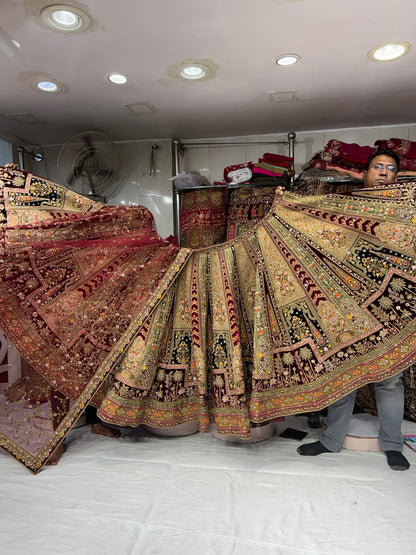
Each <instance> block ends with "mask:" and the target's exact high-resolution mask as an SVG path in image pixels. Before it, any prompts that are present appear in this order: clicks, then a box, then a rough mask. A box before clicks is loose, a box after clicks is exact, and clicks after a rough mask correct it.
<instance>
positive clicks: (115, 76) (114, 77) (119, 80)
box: [107, 73, 128, 85]
mask: <svg viewBox="0 0 416 555" xmlns="http://www.w3.org/2000/svg"><path fill="white" fill-rule="evenodd" d="M107 79H108V80H109V81H110V82H111V83H114V84H115V85H125V84H126V83H127V81H128V79H127V77H126V76H125V75H123V73H110V75H107Z"/></svg>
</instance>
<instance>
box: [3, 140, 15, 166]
mask: <svg viewBox="0 0 416 555" xmlns="http://www.w3.org/2000/svg"><path fill="white" fill-rule="evenodd" d="M11 162H13V152H12V145H11V144H10V143H6V141H2V140H1V139H0V166H4V165H5V164H10V163H11Z"/></svg>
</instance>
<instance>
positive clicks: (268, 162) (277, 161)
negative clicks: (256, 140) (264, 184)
mask: <svg viewBox="0 0 416 555" xmlns="http://www.w3.org/2000/svg"><path fill="white" fill-rule="evenodd" d="M292 164H293V158H292V157H289V156H282V155H281V154H272V153H270V152H266V153H265V154H263V156H262V157H261V158H259V161H258V162H257V163H256V164H254V165H253V168H252V170H251V171H252V173H253V180H254V181H256V182H257V181H262V180H269V181H270V179H273V178H275V177H287V176H289V177H290V176H292V175H293V174H294V170H293V169H292Z"/></svg>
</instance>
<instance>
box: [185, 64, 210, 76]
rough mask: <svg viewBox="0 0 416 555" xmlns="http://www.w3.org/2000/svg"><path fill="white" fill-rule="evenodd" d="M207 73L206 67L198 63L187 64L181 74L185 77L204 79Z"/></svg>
mask: <svg viewBox="0 0 416 555" xmlns="http://www.w3.org/2000/svg"><path fill="white" fill-rule="evenodd" d="M205 75H206V71H205V69H204V68H203V67H201V66H197V65H193V66H186V67H184V68H182V70H181V76H182V77H183V78H184V79H202V78H203V77H205Z"/></svg>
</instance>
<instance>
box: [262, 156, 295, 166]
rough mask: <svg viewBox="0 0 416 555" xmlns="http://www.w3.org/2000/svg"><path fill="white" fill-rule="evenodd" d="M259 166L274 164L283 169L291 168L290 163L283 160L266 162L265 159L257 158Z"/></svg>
mask: <svg viewBox="0 0 416 555" xmlns="http://www.w3.org/2000/svg"><path fill="white" fill-rule="evenodd" d="M259 164H270V165H273V164H276V165H278V166H279V167H283V168H291V167H292V164H291V163H290V162H285V161H284V160H279V161H278V162H277V161H274V162H273V161H272V160H268V159H267V158H259Z"/></svg>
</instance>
